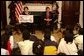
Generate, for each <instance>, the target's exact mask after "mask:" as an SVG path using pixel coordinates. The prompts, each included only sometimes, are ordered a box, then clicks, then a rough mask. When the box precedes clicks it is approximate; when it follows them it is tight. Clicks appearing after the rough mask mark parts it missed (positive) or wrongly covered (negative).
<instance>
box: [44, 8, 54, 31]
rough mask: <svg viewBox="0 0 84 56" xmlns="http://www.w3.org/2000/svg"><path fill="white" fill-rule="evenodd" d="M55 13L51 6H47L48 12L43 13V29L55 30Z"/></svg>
mask: <svg viewBox="0 0 84 56" xmlns="http://www.w3.org/2000/svg"><path fill="white" fill-rule="evenodd" d="M52 17H53V15H52V13H51V12H50V8H49V7H46V12H44V13H43V15H42V19H43V30H44V29H45V30H46V29H50V30H51V31H53V27H52V23H53V19H52Z"/></svg>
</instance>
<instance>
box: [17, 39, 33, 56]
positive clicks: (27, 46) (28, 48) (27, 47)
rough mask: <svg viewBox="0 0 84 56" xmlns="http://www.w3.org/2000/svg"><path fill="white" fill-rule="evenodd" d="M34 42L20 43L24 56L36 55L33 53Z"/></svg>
mask: <svg viewBox="0 0 84 56" xmlns="http://www.w3.org/2000/svg"><path fill="white" fill-rule="evenodd" d="M33 43H34V42H33V41H30V40H25V41H20V42H18V45H19V48H20V50H21V54H22V55H34V54H33V52H32V49H33Z"/></svg>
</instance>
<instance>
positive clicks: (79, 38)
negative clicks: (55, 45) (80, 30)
mask: <svg viewBox="0 0 84 56" xmlns="http://www.w3.org/2000/svg"><path fill="white" fill-rule="evenodd" d="M74 42H75V43H76V44H77V45H78V49H81V50H83V35H78V36H77V37H76V38H75V39H74Z"/></svg>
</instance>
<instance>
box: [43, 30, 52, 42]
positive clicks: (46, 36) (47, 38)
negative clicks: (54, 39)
mask: <svg viewBox="0 0 84 56" xmlns="http://www.w3.org/2000/svg"><path fill="white" fill-rule="evenodd" d="M50 37H51V31H50V29H46V30H45V34H44V41H45V40H50Z"/></svg>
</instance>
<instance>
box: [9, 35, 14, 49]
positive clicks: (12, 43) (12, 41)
mask: <svg viewBox="0 0 84 56" xmlns="http://www.w3.org/2000/svg"><path fill="white" fill-rule="evenodd" d="M9 41H10V43H11V49H13V48H14V37H13V36H10V38H9Z"/></svg>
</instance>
